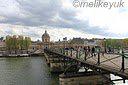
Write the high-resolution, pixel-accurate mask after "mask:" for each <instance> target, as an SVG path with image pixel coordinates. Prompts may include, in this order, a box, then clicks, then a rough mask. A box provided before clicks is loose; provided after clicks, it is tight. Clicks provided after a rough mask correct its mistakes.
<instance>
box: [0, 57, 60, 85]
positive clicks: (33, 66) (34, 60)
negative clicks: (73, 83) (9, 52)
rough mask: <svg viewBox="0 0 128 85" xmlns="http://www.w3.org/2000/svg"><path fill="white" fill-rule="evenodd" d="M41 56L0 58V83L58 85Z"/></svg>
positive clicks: (1, 84) (9, 84) (12, 84)
mask: <svg viewBox="0 0 128 85" xmlns="http://www.w3.org/2000/svg"><path fill="white" fill-rule="evenodd" d="M58 83H59V81H58V76H57V75H52V74H51V73H50V72H49V68H48V66H47V65H46V63H45V59H43V57H21V58H0V85H58Z"/></svg>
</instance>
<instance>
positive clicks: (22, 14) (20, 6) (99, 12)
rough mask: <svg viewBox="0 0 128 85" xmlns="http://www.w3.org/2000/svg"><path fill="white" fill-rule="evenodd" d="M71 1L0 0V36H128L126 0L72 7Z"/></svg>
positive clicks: (53, 38)
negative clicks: (102, 5)
mask: <svg viewBox="0 0 128 85" xmlns="http://www.w3.org/2000/svg"><path fill="white" fill-rule="evenodd" d="M73 1H74V0H56V1H53V0H47V1H42V0H36V1H32V0H4V1H3V0H0V2H1V4H0V36H1V37H2V36H6V35H12V34H16V35H21V34H22V35H25V36H29V37H31V38H32V40H37V39H40V40H41V36H42V34H43V33H44V31H45V30H47V31H48V33H49V34H50V36H51V40H54V41H58V40H59V39H61V40H62V39H63V37H68V39H70V38H73V37H82V38H110V37H111V38H127V37H128V29H127V28H128V25H127V22H128V0H125V6H124V7H123V8H112V9H106V8H75V7H74V6H73V4H72V2H73ZM79 1H80V0H79ZM106 1H110V0H106ZM112 1H119V0H112ZM123 1H124V0H123ZM22 30H23V32H22Z"/></svg>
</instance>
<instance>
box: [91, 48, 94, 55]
mask: <svg viewBox="0 0 128 85" xmlns="http://www.w3.org/2000/svg"><path fill="white" fill-rule="evenodd" d="M91 51H92V52H91V53H92V57H93V56H95V47H92V50H91Z"/></svg>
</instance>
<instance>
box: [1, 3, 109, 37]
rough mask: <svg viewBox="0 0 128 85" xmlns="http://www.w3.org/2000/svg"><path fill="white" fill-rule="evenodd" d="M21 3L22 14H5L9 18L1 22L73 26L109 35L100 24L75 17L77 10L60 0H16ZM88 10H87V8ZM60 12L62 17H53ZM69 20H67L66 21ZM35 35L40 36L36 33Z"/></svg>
mask: <svg viewBox="0 0 128 85" xmlns="http://www.w3.org/2000/svg"><path fill="white" fill-rule="evenodd" d="M15 1H16V2H17V3H18V4H19V5H18V7H19V9H20V10H21V13H23V14H24V17H21V16H9V15H8V16H5V17H6V18H7V19H6V20H2V21H0V23H10V24H15V25H24V26H42V25H48V26H53V27H60V28H61V27H62V28H73V29H76V30H80V31H84V32H86V33H90V34H96V35H103V36H108V34H109V33H107V32H106V29H102V28H100V27H98V26H96V27H92V26H90V25H89V23H88V21H82V20H78V19H76V18H75V16H76V13H77V12H76V10H73V9H63V8H62V3H61V1H60V0H56V1H55V0H45V1H44V0H15ZM85 11H86V10H85ZM57 14H58V16H59V17H60V18H61V19H57V21H56V22H54V21H52V19H53V18H54V17H55V16H56V15H57ZM66 21H67V22H66ZM34 36H38V35H36V34H34Z"/></svg>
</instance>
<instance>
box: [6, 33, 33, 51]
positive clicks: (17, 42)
mask: <svg viewBox="0 0 128 85" xmlns="http://www.w3.org/2000/svg"><path fill="white" fill-rule="evenodd" d="M5 43H6V48H7V50H8V52H9V53H12V52H14V53H15V54H17V51H19V52H20V53H22V51H23V50H26V52H28V48H29V46H30V45H31V38H30V37H23V36H16V35H13V36H6V39H5Z"/></svg>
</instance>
